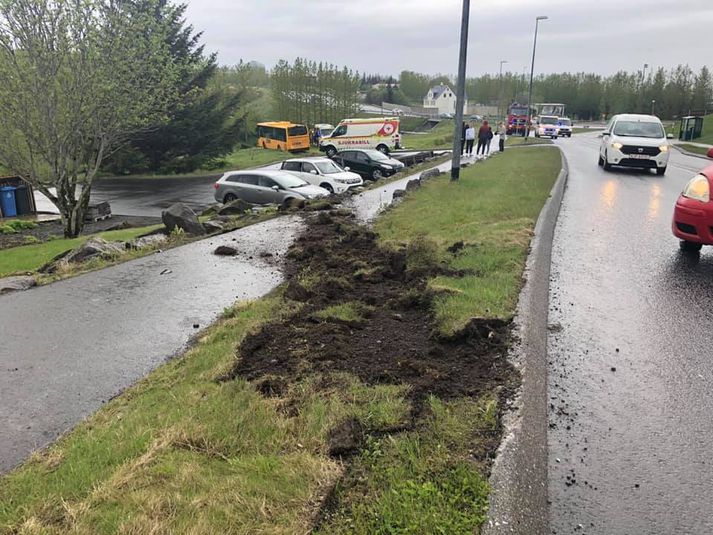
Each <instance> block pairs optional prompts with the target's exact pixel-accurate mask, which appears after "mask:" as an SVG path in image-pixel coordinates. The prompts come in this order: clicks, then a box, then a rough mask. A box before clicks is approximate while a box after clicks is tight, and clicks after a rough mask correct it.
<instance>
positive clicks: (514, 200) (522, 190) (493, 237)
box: [376, 148, 561, 332]
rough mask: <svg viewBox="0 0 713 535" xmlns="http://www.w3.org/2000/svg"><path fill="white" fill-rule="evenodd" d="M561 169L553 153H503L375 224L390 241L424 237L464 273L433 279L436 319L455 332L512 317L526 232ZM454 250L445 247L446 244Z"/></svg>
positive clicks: (432, 186)
mask: <svg viewBox="0 0 713 535" xmlns="http://www.w3.org/2000/svg"><path fill="white" fill-rule="evenodd" d="M560 166H561V156H560V153H559V151H556V150H543V149H539V148H532V149H529V148H523V149H518V150H516V151H511V152H507V151H506V152H505V153H504V154H503V155H500V156H497V157H495V158H490V159H488V160H487V161H486V162H484V163H479V164H476V165H474V166H470V167H468V168H466V169H464V170H462V171H461V179H460V181H459V182H458V183H455V184H454V183H451V182H450V181H449V180H448V178H447V177H443V176H442V177H440V178H438V179H435V180H431V181H429V182H427V183H426V184H425V185H424V186H423V187H422V188H421V189H420V190H418V191H417V192H416V193H415V194H412V195H408V196H407V197H406V199H405V200H404V202H403V203H402V204H400V205H399V206H397V207H395V208H394V209H392V210H390V211H388V212H387V213H386V214H385V215H384V216H383V217H381V218H380V219H379V220H377V222H376V230H377V232H378V233H379V235H380V236H381V237H382V239H383V241H384V242H385V244H387V245H388V246H392V247H395V246H403V245H405V244H407V243H409V242H413V241H414V240H416V239H418V238H420V237H424V236H427V237H428V238H429V239H430V240H432V241H433V242H434V243H435V244H436V251H435V253H434V254H436V255H437V256H438V258H439V259H440V260H442V261H444V262H447V264H448V265H449V266H450V267H452V268H453V269H454V270H459V271H465V272H466V273H468V275H466V276H465V277H452V276H445V275H443V276H439V277H436V278H435V279H433V280H432V281H431V286H432V288H434V289H436V290H439V291H442V292H443V295H442V296H441V297H439V298H438V299H437V301H436V310H435V313H436V317H437V320H438V322H439V325H440V327H441V329H442V330H443V331H444V332H455V331H457V330H458V329H460V328H462V327H463V325H464V323H465V322H467V320H468V319H469V318H471V317H498V318H505V319H507V318H510V317H512V314H513V311H514V309H515V305H516V302H517V298H518V295H519V292H520V288H521V275H522V271H523V269H524V264H525V260H526V257H527V249H528V246H529V243H530V239H531V235H532V230H533V228H534V225H535V222H536V220H537V217H538V215H539V213H540V210H541V209H542V206H543V204H544V202H545V200H546V199H547V197H548V195H549V192H550V190H551V189H552V186H553V184H554V180H555V179H556V177H557V175H558V173H559V170H560ZM449 247H450V248H451V249H452V250H453V251H454V252H453V253H452V252H449V251H448V248H449Z"/></svg>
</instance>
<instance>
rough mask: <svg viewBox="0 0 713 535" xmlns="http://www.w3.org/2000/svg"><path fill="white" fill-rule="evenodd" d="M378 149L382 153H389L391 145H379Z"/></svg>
mask: <svg viewBox="0 0 713 535" xmlns="http://www.w3.org/2000/svg"><path fill="white" fill-rule="evenodd" d="M376 150H378V151H379V152H380V153H382V154H388V153H389V147H387V146H386V145H379V146H378V147H376Z"/></svg>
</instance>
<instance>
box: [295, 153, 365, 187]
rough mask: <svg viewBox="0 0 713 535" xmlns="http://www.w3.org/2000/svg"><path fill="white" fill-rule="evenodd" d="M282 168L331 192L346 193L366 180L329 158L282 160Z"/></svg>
mask: <svg viewBox="0 0 713 535" xmlns="http://www.w3.org/2000/svg"><path fill="white" fill-rule="evenodd" d="M281 169H282V170H283V171H288V172H290V173H293V174H295V175H297V176H299V177H300V178H301V179H303V180H306V181H307V182H309V183H310V184H312V185H314V186H319V187H320V188H324V189H326V190H328V191H329V193H344V192H345V191H347V190H348V189H349V188H357V187H359V186H361V185H363V184H364V180H363V179H362V178H361V177H360V176H359V175H358V174H356V173H352V172H350V171H349V168H348V167H347V168H341V167H339V166H338V165H337V164H336V163H334V162H333V161H332V160H330V159H329V158H324V157H322V158H293V159H291V160H285V161H284V162H282V166H281Z"/></svg>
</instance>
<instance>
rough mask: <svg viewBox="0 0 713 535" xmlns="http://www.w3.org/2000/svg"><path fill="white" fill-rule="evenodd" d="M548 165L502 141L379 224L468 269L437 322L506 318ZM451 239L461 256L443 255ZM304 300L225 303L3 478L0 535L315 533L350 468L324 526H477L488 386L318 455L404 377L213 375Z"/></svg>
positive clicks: (448, 281)
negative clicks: (371, 381)
mask: <svg viewBox="0 0 713 535" xmlns="http://www.w3.org/2000/svg"><path fill="white" fill-rule="evenodd" d="M559 169H560V155H559V151H556V150H543V149H537V148H532V149H519V150H517V151H512V152H509V153H507V152H506V153H505V154H504V155H502V156H498V157H495V158H491V159H489V160H487V161H486V162H485V163H481V164H477V165H474V166H471V167H469V168H466V169H464V170H463V172H462V174H461V180H460V182H459V183H456V184H454V183H451V182H449V180H448V179H447V177H442V178H438V179H432V180H431V181H429V182H427V183H426V184H425V185H424V186H423V187H422V188H419V189H417V190H415V191H413V192H410V193H409V194H408V195H407V197H406V199H405V200H404V202H402V203H401V204H400V205H399V206H397V207H395V208H394V209H392V210H389V211H388V212H387V213H386V214H385V215H384V216H383V218H382V219H380V220H379V221H378V222H377V224H376V230H377V231H378V233H379V234H380V236H381V240H382V241H383V243H384V244H385V245H387V246H390V245H408V244H409V243H410V244H411V245H413V243H414V242H416V243H422V244H423V243H425V244H430V246H432V247H431V248H430V249H429V247H425V248H424V250H428V251H431V252H432V253H433V254H436V255H439V256H440V257H441V259H442V260H443V261H445V262H447V263H448V264H449V265H450V266H452V267H453V268H456V269H462V270H466V271H467V273H466V276H465V277H460V278H452V277H438V278H435V279H433V280H432V281H431V284H432V286H433V287H434V288H439V289H443V290H447V292H448V293H446V294H443V296H442V297H441V298H440V299H439V300H438V301H437V304H436V305H437V310H436V313H437V315H438V320H439V321H440V323H441V326H442V327H443V328H445V329H446V330H448V329H454V328H457V326H462V325H464V324H465V323H466V322H467V321H468V320H469V319H470V318H472V317H477V316H486V317H505V318H509V317H511V316H512V315H513V313H514V309H515V304H516V301H517V296H518V292H519V289H520V286H521V277H522V272H523V268H524V262H525V258H526V255H527V250H528V246H529V242H530V238H531V234H532V229H533V226H534V223H535V220H536V218H537V215H538V213H539V211H540V209H541V207H542V205H543V204H544V202H545V200H546V199H547V197H548V194H549V191H550V188H551V186H552V184H553V182H554V180H555V178H556V176H557V173H558V172H559ZM457 241H463V242H464V248H463V249H462V251H461V252H460V254H458V255H457V256H456V255H453V254H451V253H448V252H447V251H446V249H447V247H449V246H450V245H452V244H453V243H454V242H457ZM411 248H412V250H413V247H411ZM302 276H306V275H305V274H304V273H303V274H302ZM302 282H303V283H305V282H306V281H304V280H303V281H302ZM307 286H308V285H305V287H307ZM299 310H300V305H298V304H296V303H294V302H291V301H289V300H286V299H285V298H284V297H283V296H282V294H281V292H279V291H278V292H277V293H276V294H274V295H271V296H268V297H266V298H263V299H261V300H259V301H256V302H253V303H249V304H240V305H237V306H235V307H234V308H231V309H230V310H227V311H226V313H225V314H224V317H223V318H222V319H221V320H220V321H219V322H218V323H217V324H216V325H215V326H213V327H211V328H209V329H208V330H207V331H206V332H205V333H204V334H203V335H202V336H201V338H200V340H198V341H197V343H196V344H195V346H194V347H193V348H192V349H190V350H189V351H188V352H187V353H186V354H185V355H184V356H182V357H180V358H177V359H174V360H172V361H171V362H169V363H167V364H165V365H164V366H162V367H160V368H159V369H157V370H156V371H154V372H153V373H151V374H150V375H149V376H148V377H146V378H145V379H144V380H142V381H140V382H139V383H138V384H137V385H135V386H134V387H132V388H129V389H128V390H127V391H126V392H124V393H123V394H122V395H121V396H119V397H117V398H115V399H113V400H112V401H110V402H109V403H107V404H106V405H105V406H104V407H103V408H102V409H101V410H100V411H98V412H97V413H96V414H94V415H93V416H92V417H90V418H88V419H87V420H86V421H84V422H83V423H81V424H80V425H79V426H77V427H76V428H75V429H74V430H73V431H72V432H70V433H68V434H67V435H65V436H63V437H62V438H61V439H59V440H58V441H57V442H56V443H55V444H54V445H53V446H51V447H50V448H48V449H46V450H44V451H42V452H39V453H37V454H35V455H34V456H33V457H32V458H31V459H30V460H29V461H28V462H26V463H24V464H23V465H22V466H21V467H19V468H18V469H16V470H15V471H13V472H11V473H10V474H9V475H6V476H5V477H3V478H2V479H0V532H3V533H4V532H7V533H42V534H60V533H79V534H84V533H86V534H92V535H94V534H99V535H101V534H109V533H192V534H213V533H236V534H246V535H247V534H253V533H276V534H277V533H285V534H292V533H308V532H311V531H312V529H313V528H314V527H315V521H316V515H317V513H318V510H319V507H320V504H321V503H322V501H323V500H324V499H325V497H326V496H327V495H328V494H329V493H330V492H331V489H332V488H333V487H334V485H335V483H336V482H337V481H338V480H339V479H340V477H341V476H342V475H343V474H344V473H345V470H346V468H347V464H348V463H351V464H350V466H351V468H350V474H351V477H352V478H356V479H352V480H353V481H357V482H358V487H357V488H352V489H351V490H349V489H340V490H339V492H340V493H341V494H340V496H341V498H340V499H344V500H345V502H344V503H345V508H340V509H338V510H337V511H335V514H334V516H333V517H332V518H331V519H330V521H329V522H328V523H326V524H323V525H321V526H320V529H319V530H318V531H317V532H318V533H325V534H326V533H329V534H333V533H337V534H339V533H345V534H346V533H357V534H371V533H448V534H449V535H450V534H454V535H459V534H471V533H474V532H475V533H477V532H478V529H479V526H480V525H481V524H482V522H483V521H484V520H485V515H486V514H487V501H488V492H489V488H488V484H487V466H485V464H481V463H480V462H475V461H474V460H473V457H474V451H476V449H477V448H478V444H479V440H481V439H479V438H478V437H483V436H492V433H493V432H494V430H495V428H496V427H497V425H498V416H497V415H498V402H497V394H496V393H494V392H488V393H486V394H484V395H483V396H482V397H480V398H479V399H471V398H461V399H454V400H449V401H443V400H439V399H437V398H434V397H431V398H429V399H428V400H426V401H425V403H426V406H427V410H426V411H425V414H426V415H427V416H426V417H424V419H423V420H422V421H420V422H419V424H418V425H417V426H416V427H415V428H413V429H412V430H410V431H407V432H397V431H392V432H388V433H383V436H382V435H379V436H373V437H370V438H369V439H368V440H367V443H366V444H365V446H364V448H363V449H362V450H361V451H360V452H359V453H358V455H357V456H356V458H355V459H354V460H353V461H347V462H346V463H344V462H339V461H337V460H334V459H332V458H331V457H329V455H327V435H328V432H329V430H330V429H332V428H333V427H334V425H335V424H336V423H338V422H342V421H344V419H345V418H356V419H358V420H359V421H361V422H368V423H369V425H370V426H371V427H372V428H375V429H398V428H399V426H402V425H403V424H404V423H405V422H406V421H408V419H409V414H410V410H411V407H410V403H409V402H408V401H407V400H406V391H405V388H406V387H405V386H403V385H399V384H387V383H383V384H382V383H378V384H375V385H371V386H369V385H366V384H364V383H362V382H361V381H360V380H358V379H357V378H356V377H354V376H352V375H349V374H346V373H344V374H342V375H341V376H338V377H336V376H335V377H331V378H330V381H335V382H334V383H330V384H333V387H331V388H327V389H326V390H325V387H324V385H323V384H322V386H321V387H319V388H318V386H317V384H318V383H320V384H321V383H322V379H324V378H322V377H314V376H308V377H306V378H302V379H300V380H298V381H297V382H296V383H295V384H291V385H290V386H289V389H288V390H287V392H285V393H283V394H281V395H280V396H279V397H268V396H263V395H261V394H260V393H259V391H258V389H257V388H256V387H255V386H254V385H252V384H251V383H249V382H247V381H245V380H244V379H242V378H237V379H235V380H230V381H218V380H216V379H217V378H220V377H223V376H225V374H226V373H228V372H229V371H230V370H231V369H232V368H233V366H234V365H235V362H236V347H237V346H238V345H239V344H240V342H241V341H242V340H243V339H244V337H245V336H246V335H247V334H248V333H251V332H255V331H256V330H257V329H259V328H260V326H261V325H263V324H264V323H266V322H278V321H282V320H284V319H286V318H289V317H290V315H291V314H293V313H296V312H299ZM369 311H370V309H369V308H366V307H364V306H363V305H362V304H361V303H354V302H347V303H342V304H340V305H336V306H332V307H330V308H327V309H325V310H323V311H322V315H324V316H328V317H330V318H337V319H339V320H342V321H357V322H358V321H360V318H362V317H363V316H364V315H365V314H369ZM340 503H341V502H340Z"/></svg>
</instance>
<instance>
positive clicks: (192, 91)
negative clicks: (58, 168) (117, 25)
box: [107, 0, 264, 173]
mask: <svg viewBox="0 0 713 535" xmlns="http://www.w3.org/2000/svg"><path fill="white" fill-rule="evenodd" d="M134 1H136V0H134ZM136 6H137V7H136V9H137V10H139V11H141V12H144V13H147V14H150V15H151V16H152V17H153V18H154V19H155V23H156V24H157V25H158V26H161V27H163V28H164V29H165V31H164V35H165V37H166V42H165V44H166V46H167V47H168V49H169V51H170V54H171V58H172V62H173V64H174V65H175V66H176V67H177V69H178V72H179V93H180V98H179V99H178V100H177V101H176V103H175V105H174V106H173V107H172V109H171V110H169V114H170V118H169V120H168V121H167V122H166V123H165V124H162V125H160V126H159V127H158V128H156V129H155V130H152V131H150V132H144V133H143V134H142V135H139V136H137V137H135V138H134V139H133V140H132V143H131V145H130V146H129V147H127V148H126V149H125V150H123V151H121V152H120V153H119V154H117V155H116V156H115V157H114V158H113V159H112V161H111V162H110V163H109V165H108V166H107V167H108V168H109V169H110V170H112V171H114V172H119V173H130V172H145V171H164V172H188V171H193V170H195V169H197V168H198V167H201V166H203V165H206V164H208V163H209V162H211V161H212V160H214V159H216V158H219V157H220V156H223V155H225V154H227V153H229V152H230V151H232V149H233V147H234V146H235V144H236V143H237V141H238V139H239V136H240V133H241V131H242V128H243V115H244V114H243V113H242V112H241V111H240V108H241V105H242V103H243V96H244V94H243V92H242V91H241V90H239V89H236V88H231V87H228V86H226V85H212V86H210V87H209V85H210V84H209V83H210V81H211V80H212V78H213V77H214V76H215V74H216V71H217V64H216V55H215V54H210V55H208V56H206V55H205V51H204V46H203V45H201V44H200V39H201V37H202V33H196V32H194V29H193V27H192V26H190V25H189V26H187V25H186V24H185V22H184V14H185V11H186V5H185V4H179V5H173V4H171V3H170V2H169V1H168V0H139V1H137V2H136ZM236 72H237V74H238V75H239V76H240V77H244V78H246V79H247V81H248V82H250V83H253V82H254V81H255V80H250V79H249V78H250V77H254V78H255V79H259V73H260V69H259V67H258V66H257V65H256V64H243V63H242V62H241V64H239V65H238V66H237V68H236ZM263 73H264V67H263Z"/></svg>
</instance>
